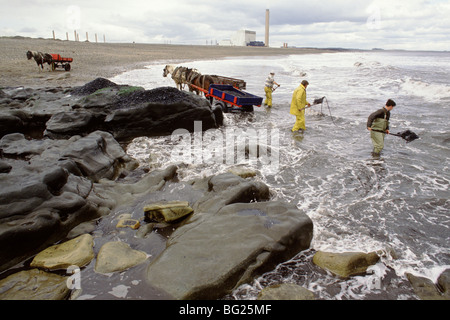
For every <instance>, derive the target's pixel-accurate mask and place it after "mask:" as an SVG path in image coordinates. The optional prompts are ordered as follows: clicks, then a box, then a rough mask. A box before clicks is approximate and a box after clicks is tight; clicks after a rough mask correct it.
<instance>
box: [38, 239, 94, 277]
mask: <svg viewBox="0 0 450 320" xmlns="http://www.w3.org/2000/svg"><path fill="white" fill-rule="evenodd" d="M93 247H94V240H93V238H92V236H91V235H90V234H84V235H81V236H79V237H77V238H75V239H72V240H69V241H66V242H63V243H61V244H57V245H54V246H51V247H48V248H47V249H45V250H44V251H41V252H40V253H38V254H37V255H36V257H34V259H33V261H32V262H31V264H30V266H31V267H35V268H43V269H48V270H59V269H67V268H68V267H70V266H73V265H75V266H77V267H79V268H81V267H84V266H85V265H87V264H88V263H89V262H90V261H91V260H92V259H93V258H94V250H93Z"/></svg>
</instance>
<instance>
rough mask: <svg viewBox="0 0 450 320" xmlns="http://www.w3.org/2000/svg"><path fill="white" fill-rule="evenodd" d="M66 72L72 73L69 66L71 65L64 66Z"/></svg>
mask: <svg viewBox="0 0 450 320" xmlns="http://www.w3.org/2000/svg"><path fill="white" fill-rule="evenodd" d="M64 70H66V71H70V64H69V63H67V64H66V65H65V66H64Z"/></svg>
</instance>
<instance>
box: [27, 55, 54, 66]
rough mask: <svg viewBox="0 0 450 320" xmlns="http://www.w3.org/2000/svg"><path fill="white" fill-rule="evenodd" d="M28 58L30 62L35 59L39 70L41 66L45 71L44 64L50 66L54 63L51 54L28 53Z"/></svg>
mask: <svg viewBox="0 0 450 320" xmlns="http://www.w3.org/2000/svg"><path fill="white" fill-rule="evenodd" d="M27 58H28V60H31V58H34V61H36V64H37V65H38V68H39V66H41V69H44V63H48V64H49V65H50V64H52V61H53V58H52V56H51V55H50V54H48V53H42V52H38V51H27Z"/></svg>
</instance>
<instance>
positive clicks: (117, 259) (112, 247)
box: [95, 241, 147, 273]
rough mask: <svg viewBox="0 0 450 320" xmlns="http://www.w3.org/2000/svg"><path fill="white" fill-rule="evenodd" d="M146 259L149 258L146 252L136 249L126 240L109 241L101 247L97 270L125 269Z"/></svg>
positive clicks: (116, 270)
mask: <svg viewBox="0 0 450 320" xmlns="http://www.w3.org/2000/svg"><path fill="white" fill-rule="evenodd" d="M145 260H147V254H146V253H145V252H142V251H138V250H134V249H132V248H131V247H130V246H129V245H128V244H127V243H125V242H121V241H114V242H108V243H105V244H104V245H103V246H102V247H101V248H100V251H99V253H98V256H97V262H96V264H95V271H96V272H98V273H112V272H118V271H123V270H126V269H128V268H131V267H134V266H136V265H138V264H141V263H142V262H144V261H145Z"/></svg>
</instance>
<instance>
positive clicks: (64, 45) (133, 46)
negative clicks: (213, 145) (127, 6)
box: [0, 37, 347, 87]
mask: <svg viewBox="0 0 450 320" xmlns="http://www.w3.org/2000/svg"><path fill="white" fill-rule="evenodd" d="M28 50H31V51H40V52H43V53H58V54H60V55H61V56H62V57H70V58H73V62H72V63H71V71H69V72H66V71H64V70H62V69H57V70H56V71H51V68H50V66H49V65H47V64H45V65H44V70H43V71H39V69H38V66H37V64H36V62H35V61H34V60H33V59H32V60H27V58H26V52H27V51H28ZM339 51H347V50H344V49H343V50H338V49H315V48H272V47H269V48H266V47H226V46H218V45H211V46H208V45H179V44H139V43H103V42H98V43H95V42H81V41H80V42H75V41H67V40H53V39H40V38H39V39H36V38H24V37H0V55H1V57H2V59H0V73H1V74H2V77H1V79H0V87H15V86H26V87H53V86H77V85H83V84H85V83H87V82H89V81H92V80H94V79H96V78H98V77H103V78H111V77H114V76H116V75H118V74H121V73H123V72H126V71H129V70H133V69H139V68H143V67H145V66H146V65H148V64H149V63H152V62H155V61H157V62H161V63H165V61H167V63H168V64H176V63H181V62H183V61H187V60H206V59H220V58H225V57H237V56H278V55H300V54H318V53H327V52H339Z"/></svg>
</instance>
